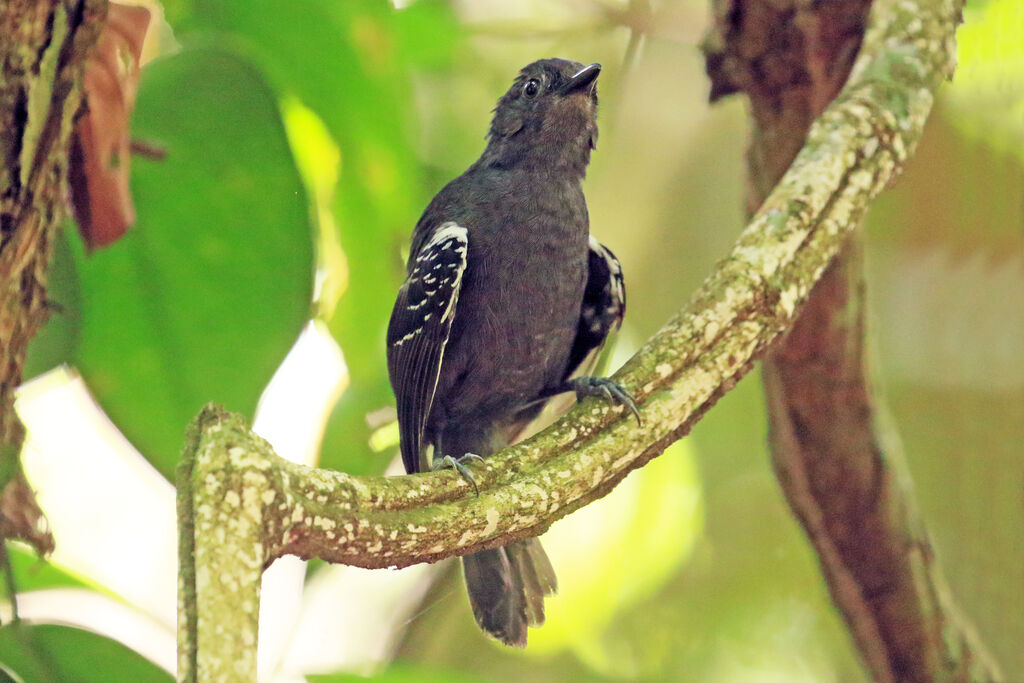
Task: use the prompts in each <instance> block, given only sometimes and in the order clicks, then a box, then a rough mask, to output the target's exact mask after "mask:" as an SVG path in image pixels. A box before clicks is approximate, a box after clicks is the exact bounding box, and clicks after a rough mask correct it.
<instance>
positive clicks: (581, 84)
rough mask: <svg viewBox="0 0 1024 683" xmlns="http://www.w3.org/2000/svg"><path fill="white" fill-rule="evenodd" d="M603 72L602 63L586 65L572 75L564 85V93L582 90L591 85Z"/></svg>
mask: <svg viewBox="0 0 1024 683" xmlns="http://www.w3.org/2000/svg"><path fill="white" fill-rule="evenodd" d="M599 73H601V65H600V64H591V65H590V66H585V67H583V68H582V69H580V70H579V71H577V72H576V73H574V74H573V75H572V77H571V78H570V79H569V81H568V82H567V83H566V84H565V85H564V86H562V94H563V95H568V94H570V93H574V92H580V91H581V90H585V89H586V88H588V87H589V86H590V84H591V83H593V82H594V81H596V80H597V75H598V74H599Z"/></svg>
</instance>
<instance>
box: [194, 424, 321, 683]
mask: <svg viewBox="0 0 1024 683" xmlns="http://www.w3.org/2000/svg"><path fill="white" fill-rule="evenodd" d="M262 450H269V447H268V446H267V444H266V442H264V441H263V440H262V439H260V438H259V437H258V436H256V435H255V434H253V433H252V432H250V431H249V430H248V428H247V427H246V426H245V424H244V423H243V422H242V421H241V419H240V418H238V417H237V416H232V415H228V414H226V413H224V412H223V411H221V410H219V409H214V408H208V409H206V410H204V411H203V412H202V413H200V415H199V416H198V417H197V418H196V419H195V421H194V422H193V423H192V425H190V427H189V431H188V435H187V437H186V443H185V449H184V452H183V453H182V456H181V464H180V465H179V466H178V481H177V488H178V534H179V537H178V539H179V540H178V680H179V681H187V682H189V683H195V681H236V680H237V681H255V680H256V663H257V658H256V646H257V642H256V640H257V635H258V632H259V611H260V577H261V575H262V573H263V568H264V565H265V564H266V563H267V562H268V559H269V558H268V553H267V551H266V547H267V543H266V542H265V539H266V538H267V536H268V535H269V534H271V533H274V530H275V529H276V528H277V527H276V525H275V524H273V523H272V522H271V520H270V515H269V514H266V510H267V509H269V506H271V505H272V504H274V503H278V504H277V505H274V507H275V508H278V507H279V508H283V509H286V510H287V513H286V514H287V515H291V514H292V510H291V509H290V508H288V507H287V506H286V505H284V504H283V501H282V502H278V501H279V500H280V499H281V498H280V496H278V495H277V494H276V493H275V491H274V489H273V487H272V477H271V475H270V474H268V472H267V471H268V470H269V468H270V467H271V465H270V464H269V462H267V461H266V460H263V459H261V458H260V457H259V456H258V455H257V454H258V453H259V452H260V451H262ZM300 515H301V512H300Z"/></svg>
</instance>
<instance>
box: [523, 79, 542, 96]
mask: <svg viewBox="0 0 1024 683" xmlns="http://www.w3.org/2000/svg"><path fill="white" fill-rule="evenodd" d="M539 92H540V82H539V81H538V80H537V79H536V78H531V79H530V80H528V81H526V85H524V86H523V94H524V95H526V96H527V97H536V96H537V93H539Z"/></svg>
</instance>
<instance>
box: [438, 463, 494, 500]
mask: <svg viewBox="0 0 1024 683" xmlns="http://www.w3.org/2000/svg"><path fill="white" fill-rule="evenodd" d="M477 460H479V461H480V462H483V458H481V457H480V456H479V455H477V454H476V453H466V454H465V455H464V456H462V457H461V458H453V457H452V456H450V455H446V456H444V457H443V458H440V459H437V460H434V462H433V464H432V465H431V469H433V470H434V471H435V472H436V471H438V470H444V469H448V468H451V469H453V470H455V471H456V472H458V473H459V476H460V477H462V478H463V479H465V480H466V482H467V483H468V484H469V485H470V486H472V487H473V492H474V493H475V494H476V495H477V496H479V495H480V489H479V488H478V487H477V485H476V477H474V476H473V473H472V472H470V471H469V467H468V466H467V463H469V462H475V461H477Z"/></svg>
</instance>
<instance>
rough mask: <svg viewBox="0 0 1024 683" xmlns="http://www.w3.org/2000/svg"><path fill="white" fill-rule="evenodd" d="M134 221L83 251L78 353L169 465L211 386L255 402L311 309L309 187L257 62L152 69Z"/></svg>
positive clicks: (212, 53) (121, 420) (161, 465)
mask: <svg viewBox="0 0 1024 683" xmlns="http://www.w3.org/2000/svg"><path fill="white" fill-rule="evenodd" d="M132 130H133V134H134V135H135V136H137V137H139V138H142V139H145V140H149V141H152V142H153V143H155V144H157V145H159V146H161V147H163V148H165V149H166V151H167V158H166V159H165V160H163V161H144V160H139V161H137V162H136V164H135V166H134V167H133V175H132V185H133V192H134V195H135V200H136V204H137V206H138V215H139V216H138V222H137V224H136V226H135V227H134V228H133V229H132V230H130V231H129V232H128V234H127V235H126V236H125V237H124V238H123V239H122V240H120V241H119V242H118V243H116V244H115V245H113V246H112V247H111V248H109V249H106V250H103V251H98V252H96V253H94V254H92V255H91V256H90V257H88V258H87V257H86V255H85V254H84V252H83V247H82V246H81V244H80V243H79V242H78V241H77V240H75V248H74V251H75V252H76V253H75V260H76V264H77V269H78V279H79V281H80V287H81V290H80V296H81V302H82V303H81V305H82V328H81V339H80V341H79V345H78V350H77V353H76V356H75V360H76V362H77V364H78V366H79V368H80V369H81V371H82V373H83V375H84V376H85V377H86V379H87V380H88V382H89V386H90V387H91V389H92V390H93V391H94V392H95V394H96V395H97V397H98V398H99V400H100V403H101V404H102V405H103V407H104V409H105V410H106V411H107V413H108V414H109V415H110V417H111V418H112V419H113V420H114V422H115V423H116V424H117V425H118V426H119V427H120V428H121V429H122V430H123V431H124V433H125V434H126V435H127V436H128V438H129V439H131V441H132V442H133V443H134V444H135V446H136V447H138V448H139V449H140V450H141V451H142V452H143V454H145V455H146V457H147V458H148V459H149V460H150V461H151V462H152V463H153V464H154V465H156V466H157V468H158V469H159V470H160V471H161V472H163V473H164V475H165V476H169V475H170V474H171V472H172V470H173V466H174V463H175V462H176V461H177V458H178V452H179V450H180V447H181V443H182V434H183V433H184V429H185V425H186V424H188V422H189V420H190V419H191V418H192V417H193V416H194V415H195V414H196V412H197V411H198V410H199V408H200V407H201V406H202V405H203V404H204V403H205V402H207V401H217V402H219V403H223V404H225V405H226V406H227V407H228V408H229V409H231V410H238V411H242V412H245V413H251V412H252V411H253V409H254V408H255V406H256V402H257V400H258V398H259V396H260V393H261V391H262V390H263V388H264V386H265V385H266V383H267V381H268V380H269V379H270V377H271V375H272V374H273V372H274V370H275V369H276V368H277V366H278V365H279V364H280V362H281V360H282V359H283V358H284V356H285V354H286V353H287V351H288V349H289V348H290V346H291V345H292V343H293V342H294V341H295V339H296V337H297V336H298V334H299V331H300V329H301V326H302V324H303V323H304V321H305V320H306V319H307V317H308V314H309V305H310V300H311V296H312V294H311V288H312V260H313V257H312V242H311V234H310V227H309V219H308V211H307V202H306V199H305V194H304V190H303V186H302V183H301V181H300V179H299V176H298V173H297V171H296V169H295V164H294V161H293V159H292V156H291V152H290V150H289V147H288V144H287V140H286V138H285V134H284V130H283V127H282V124H281V121H280V116H279V113H278V110H277V106H276V102H275V100H274V97H273V95H272V93H271V92H270V91H269V89H268V88H267V87H266V85H265V84H264V82H263V81H262V79H261V77H260V75H259V73H258V72H257V71H256V70H255V69H253V68H252V67H251V66H250V65H249V64H247V63H246V62H244V61H242V60H241V59H239V58H237V57H235V56H232V55H230V54H227V53H224V52H220V51H216V50H210V49H206V50H195V51H186V52H183V53H181V54H179V55H176V56H174V57H171V58H168V59H164V60H159V61H157V62H154V63H153V64H152V65H150V66H149V67H148V68H147V69H146V70H145V72H144V73H143V77H142V87H141V90H140V93H139V99H138V105H137V107H136V111H135V117H134V119H133V122H132Z"/></svg>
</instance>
